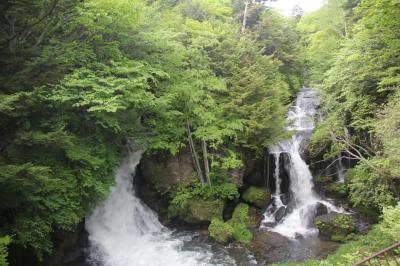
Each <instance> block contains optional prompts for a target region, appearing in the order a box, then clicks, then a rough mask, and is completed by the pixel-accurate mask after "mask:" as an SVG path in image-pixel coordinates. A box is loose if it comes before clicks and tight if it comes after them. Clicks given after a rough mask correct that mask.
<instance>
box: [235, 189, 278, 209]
mask: <svg viewBox="0 0 400 266" xmlns="http://www.w3.org/2000/svg"><path fill="white" fill-rule="evenodd" d="M242 198H243V200H244V201H246V202H247V203H249V204H251V205H253V206H255V207H258V208H261V209H265V208H267V206H268V205H269V204H270V201H271V192H270V191H269V189H268V188H265V187H249V188H248V189H246V191H245V192H244V193H243V195H242Z"/></svg>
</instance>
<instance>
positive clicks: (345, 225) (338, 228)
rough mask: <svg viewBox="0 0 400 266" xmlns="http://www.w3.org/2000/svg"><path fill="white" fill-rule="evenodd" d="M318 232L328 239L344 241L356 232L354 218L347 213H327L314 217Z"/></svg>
mask: <svg viewBox="0 0 400 266" xmlns="http://www.w3.org/2000/svg"><path fill="white" fill-rule="evenodd" d="M314 224H315V226H316V227H317V228H318V230H319V233H320V234H321V235H322V236H323V237H325V238H328V239H329V240H333V241H344V240H346V238H348V236H349V235H351V234H353V233H356V232H357V223H356V221H355V219H354V218H353V217H352V216H350V215H347V214H341V213H329V214H325V215H321V216H318V217H316V218H315V221H314Z"/></svg>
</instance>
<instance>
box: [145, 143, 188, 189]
mask: <svg viewBox="0 0 400 266" xmlns="http://www.w3.org/2000/svg"><path fill="white" fill-rule="evenodd" d="M194 172H195V169H194V165H193V161H192V157H191V155H190V152H189V151H187V150H182V151H181V152H179V153H178V154H176V155H171V154H170V153H152V154H145V155H144V156H143V158H142V160H141V163H140V174H141V177H140V178H141V180H142V183H145V184H146V186H148V187H150V188H151V189H152V190H155V191H157V192H158V193H160V194H166V193H167V192H169V191H170V190H171V189H172V188H173V187H174V186H175V185H176V184H178V183H181V184H183V185H187V184H190V182H191V180H192V178H193V173H194Z"/></svg>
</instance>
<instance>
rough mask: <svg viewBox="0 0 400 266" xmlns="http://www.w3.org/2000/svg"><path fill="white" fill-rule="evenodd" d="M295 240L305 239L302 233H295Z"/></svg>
mask: <svg viewBox="0 0 400 266" xmlns="http://www.w3.org/2000/svg"><path fill="white" fill-rule="evenodd" d="M294 238H296V239H297V240H300V239H304V236H303V235H302V234H300V233H295V234H294Z"/></svg>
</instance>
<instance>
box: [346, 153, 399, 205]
mask: <svg viewBox="0 0 400 266" xmlns="http://www.w3.org/2000/svg"><path fill="white" fill-rule="evenodd" d="M368 162H369V163H370V164H373V165H375V166H376V167H379V168H381V169H383V168H385V167H387V165H386V164H387V161H386V160H382V159H379V158H373V159H369V160H368ZM346 176H347V177H348V179H349V189H350V197H351V201H352V203H353V204H354V205H355V206H356V207H360V208H362V209H374V210H377V212H380V210H382V208H383V207H385V206H390V205H393V203H394V202H395V195H394V194H393V193H392V191H391V189H390V179H389V180H388V179H387V178H384V177H382V176H381V175H379V172H377V171H371V170H370V167H369V166H368V165H366V163H364V162H361V163H359V164H358V165H357V166H356V167H355V168H354V169H352V170H351V171H350V172H349V173H348V174H347V175H346Z"/></svg>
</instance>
